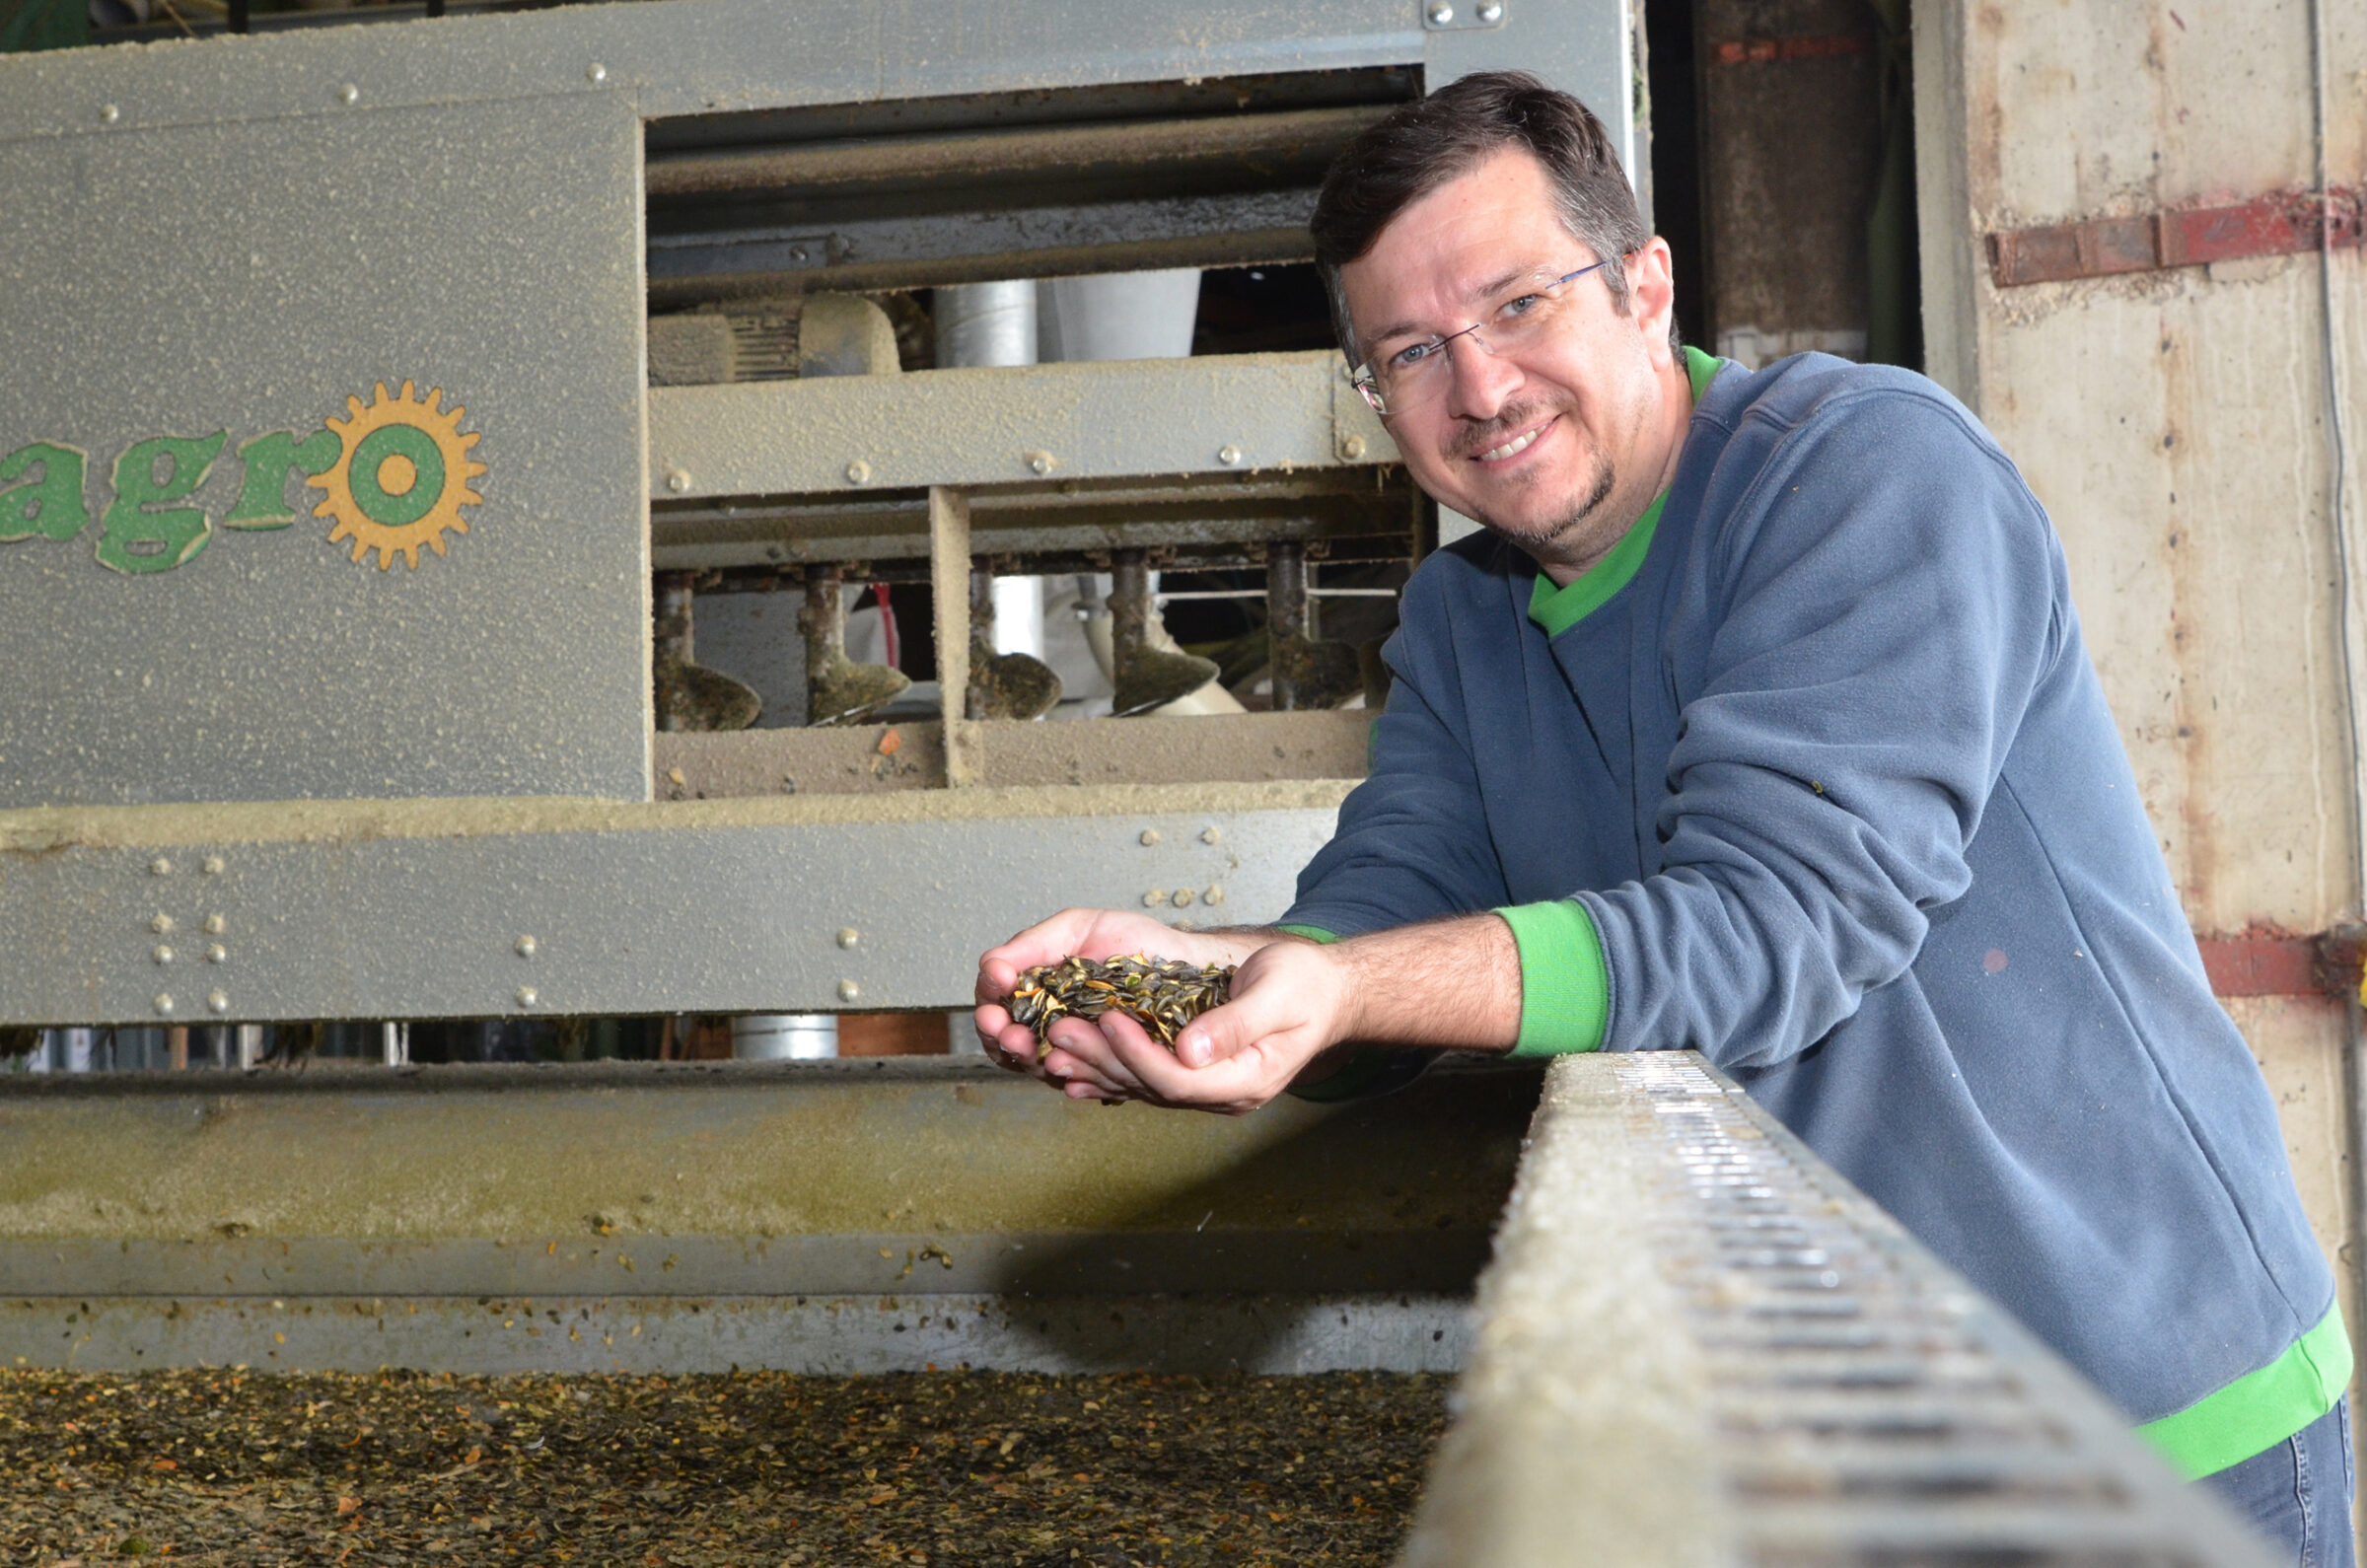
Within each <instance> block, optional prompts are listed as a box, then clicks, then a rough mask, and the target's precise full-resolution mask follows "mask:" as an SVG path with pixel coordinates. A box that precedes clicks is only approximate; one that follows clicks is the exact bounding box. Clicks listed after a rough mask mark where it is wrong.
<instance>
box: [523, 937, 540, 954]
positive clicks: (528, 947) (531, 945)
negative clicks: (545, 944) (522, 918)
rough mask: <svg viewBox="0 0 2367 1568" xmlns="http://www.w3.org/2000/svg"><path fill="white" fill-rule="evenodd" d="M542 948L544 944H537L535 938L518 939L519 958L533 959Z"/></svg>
mask: <svg viewBox="0 0 2367 1568" xmlns="http://www.w3.org/2000/svg"><path fill="white" fill-rule="evenodd" d="M541 946H542V944H540V943H539V942H537V941H536V940H535V939H534V938H533V937H520V938H519V939H518V956H519V957H520V958H522V959H531V958H533V957H534V956H535V954H536V952H537V951H538V949H539V948H540V947H541Z"/></svg>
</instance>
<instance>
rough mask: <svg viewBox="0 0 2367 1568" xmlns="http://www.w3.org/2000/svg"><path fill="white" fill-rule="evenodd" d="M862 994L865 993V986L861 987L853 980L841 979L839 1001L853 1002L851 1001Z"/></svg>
mask: <svg viewBox="0 0 2367 1568" xmlns="http://www.w3.org/2000/svg"><path fill="white" fill-rule="evenodd" d="M862 994H863V987H861V986H859V985H857V984H856V983H855V982H854V981H852V980H840V981H839V982H838V1000H839V1001H841V1002H851V1001H853V1000H854V999H855V998H856V997H858V996H861V995H862Z"/></svg>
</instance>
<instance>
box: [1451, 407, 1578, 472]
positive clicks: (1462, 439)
mask: <svg viewBox="0 0 2367 1568" xmlns="http://www.w3.org/2000/svg"><path fill="white" fill-rule="evenodd" d="M1553 412H1555V410H1554V408H1553V407H1552V405H1551V404H1549V403H1542V402H1540V403H1529V404H1526V405H1524V406H1521V407H1516V408H1508V409H1506V410H1504V411H1503V412H1502V413H1500V414H1498V415H1496V417H1495V418H1493V419H1490V420H1489V421H1488V422H1487V423H1486V424H1483V425H1469V426H1466V427H1465V428H1463V429H1461V430H1458V431H1456V432H1455V434H1454V435H1453V437H1452V438H1450V439H1449V440H1448V442H1447V446H1446V453H1447V456H1448V457H1450V458H1475V457H1477V456H1479V454H1481V453H1482V452H1490V451H1493V450H1494V449H1495V448H1497V447H1500V446H1502V445H1504V443H1505V441H1506V440H1507V439H1508V438H1509V437H1511V436H1512V434H1513V433H1514V432H1515V431H1518V430H1521V429H1523V428H1524V427H1526V426H1528V425H1532V424H1535V423H1536V422H1537V420H1538V419H1539V418H1540V417H1541V416H1542V415H1546V414H1550V413H1553Z"/></svg>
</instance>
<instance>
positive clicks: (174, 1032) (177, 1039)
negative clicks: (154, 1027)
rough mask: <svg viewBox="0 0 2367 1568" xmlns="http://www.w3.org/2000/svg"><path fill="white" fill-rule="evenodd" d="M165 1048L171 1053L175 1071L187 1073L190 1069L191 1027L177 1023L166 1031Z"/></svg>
mask: <svg viewBox="0 0 2367 1568" xmlns="http://www.w3.org/2000/svg"><path fill="white" fill-rule="evenodd" d="M165 1049H166V1051H167V1052H168V1053H170V1056H171V1059H172V1062H173V1070H174V1071H175V1072H177V1073H185V1072H187V1071H188V1070H189V1029H188V1026H187V1025H185V1024H176V1025H174V1026H173V1027H172V1028H171V1029H168V1030H166V1031H165Z"/></svg>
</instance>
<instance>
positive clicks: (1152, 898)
mask: <svg viewBox="0 0 2367 1568" xmlns="http://www.w3.org/2000/svg"><path fill="white" fill-rule="evenodd" d="M1165 902H1167V890H1166V889H1165V888H1153V889H1152V890H1151V891H1149V892H1146V893H1144V894H1143V895H1142V906H1143V907H1144V908H1145V909H1156V908H1158V907H1159V906H1160V905H1161V904H1163V903H1165Z"/></svg>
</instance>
